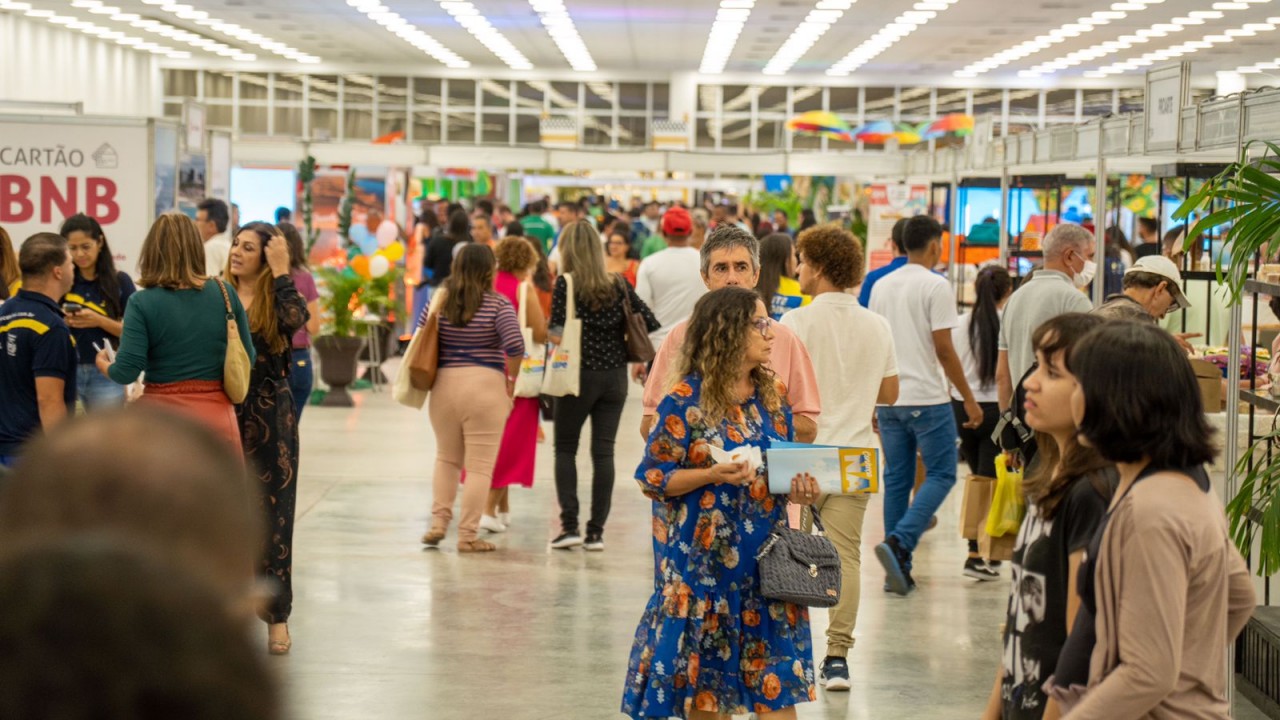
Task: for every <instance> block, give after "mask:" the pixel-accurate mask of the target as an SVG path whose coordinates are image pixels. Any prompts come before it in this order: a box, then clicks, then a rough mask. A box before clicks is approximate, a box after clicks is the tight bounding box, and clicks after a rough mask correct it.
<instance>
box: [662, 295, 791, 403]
mask: <svg viewBox="0 0 1280 720" xmlns="http://www.w3.org/2000/svg"><path fill="white" fill-rule="evenodd" d="M757 302H760V296H759V295H757V294H756V293H755V292H754V291H753V290H748V289H746V288H740V287H727V288H722V289H720V290H716V291H715V292H709V293H707V294H706V295H703V296H702V298H701V299H699V300H698V303H697V304H696V305H694V307H693V316H692V317H690V318H689V329H688V331H687V332H686V333H685V341H684V349H683V352H682V353H681V356H680V362H678V363H677V364H676V366H677V367H678V368H679V377H680V378H683V377H684V376H686V375H692V374H697V375H700V376H701V377H702V393H701V396H700V398H699V400H698V407H700V408H701V409H702V412H703V415H705V416H706V418H707V420H708V421H709V422H711V423H712V424H717V423H719V422H720V421H721V420H723V419H724V418H725V416H726V415H728V413H729V411H730V410H733V409H735V408H738V407H740V406H741V405H742V402H741V400H740V399H739V398H738V395H737V393H736V391H735V389H734V386H735V385H736V384H737V382H738V373H739V372H740V371H741V370H742V358H743V357H744V356H746V353H747V333H752V332H755V328H754V327H753V325H752V323H753V322H754V320H755V313H756V303H757ZM676 382H678V380H677V381H676ZM751 384H752V385H754V386H755V388H756V393H757V395H759V397H760V400H761V402H763V403H764V406H765V409H767V410H768V411H769V412H777V411H778V410H779V409H781V408H782V396H781V395H779V393H778V387H777V378H776V376H775V375H774V374H773V371H772V370H770V369H769V368H767V367H765V366H764V365H758V366H756V367H755V368H753V369H752V370H751Z"/></svg>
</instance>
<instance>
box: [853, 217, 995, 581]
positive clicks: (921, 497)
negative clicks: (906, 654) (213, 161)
mask: <svg viewBox="0 0 1280 720" xmlns="http://www.w3.org/2000/svg"><path fill="white" fill-rule="evenodd" d="M902 244H903V246H904V248H905V249H906V251H907V264H906V265H904V266H902V268H901V269H899V270H897V271H896V272H894V273H892V274H890V275H887V276H885V277H884V278H882V279H881V280H880V282H878V283H877V284H876V286H875V289H874V290H873V291H872V293H871V310H872V312H875V313H876V314H878V315H882V316H884V318H885V319H886V320H888V321H889V327H890V328H892V330H893V344H894V348H895V349H896V350H897V353H898V371H899V386H900V390H899V393H898V404H897V405H895V406H894V407H882V408H879V409H878V410H877V411H876V417H877V419H878V420H879V423H880V441H881V445H882V446H883V448H884V458H885V474H884V528H885V533H886V535H887V537H886V538H885V541H884V542H883V543H881V544H880V545H877V546H876V558H877V559H878V560H880V563H881V564H882V565H884V568H885V572H886V573H887V574H888V581H889V589H890V590H891V591H892V592H894V593H897V594H898V595H906V594H907V593H909V592H911V590H912V589H914V588H915V581H914V580H913V579H912V578H911V554H912V552H914V551H915V549H916V544H917V543H918V542H919V541H920V535H921V534H923V533H924V531H925V530H926V529H927V528H928V525H929V521H930V520H931V519H932V518H933V515H934V513H936V512H937V511H938V507H939V506H941V505H942V502H943V501H944V500H946V499H947V493H949V492H951V488H952V486H954V485H955V484H956V419H955V416H954V415H953V414H952V410H951V396H950V394H949V393H948V390H947V381H948V380H950V381H951V385H952V387H954V388H955V389H956V391H957V392H959V393H960V396H961V397H962V398H964V407H965V414H966V415H967V416H968V418H969V421H968V422H967V423H965V427H978V426H979V425H981V424H982V408H981V407H980V406H979V405H978V401H977V400H975V399H974V397H973V391H972V390H970V388H969V382H968V381H967V380H965V377H964V369H963V368H962V367H961V364H960V357H959V356H958V355H957V354H956V350H955V346H954V345H953V344H952V342H951V329H952V328H954V327H955V326H956V324H957V323H958V318H957V316H956V305H955V296H954V294H953V293H952V292H951V286H950V285H949V284H948V283H947V281H946V279H945V278H943V277H942V276H941V275H937V274H935V273H934V272H933V270H932V268H933V266H934V265H936V264H937V263H938V260H939V259H940V258H941V257H942V226H940V225H939V224H938V221H936V220H934V219H933V218H931V217H929V216H927V215H921V216H917V217H913V218H911V219H910V220H908V221H907V225H906V227H904V228H903V231H902ZM939 366H941V367H939ZM944 373H945V378H944V377H943V374H944ZM917 450H919V452H920V458H921V459H922V460H923V461H924V467H925V480H924V484H923V485H921V486H920V489H919V491H917V492H916V496H915V500H914V501H912V500H911V490H912V487H913V486H914V484H915V470H916V451H917Z"/></svg>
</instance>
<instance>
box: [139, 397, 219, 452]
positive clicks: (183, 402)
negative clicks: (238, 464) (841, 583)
mask: <svg viewBox="0 0 1280 720" xmlns="http://www.w3.org/2000/svg"><path fill="white" fill-rule="evenodd" d="M139 402H145V403H148V404H151V405H155V406H157V407H163V408H167V409H169V410H172V411H173V412H176V413H179V414H181V415H185V416H186V417H189V418H191V419H192V420H195V421H196V422H198V423H200V424H201V425H204V426H205V427H207V428H208V429H210V430H212V431H213V432H214V433H215V434H216V435H217V436H218V437H220V438H222V439H223V440H225V441H226V442H227V444H228V445H229V446H231V449H233V450H234V451H235V453H236V455H238V456H240V457H243V456H244V448H243V446H242V445H241V443H240V424H239V423H238V422H237V421H236V406H235V405H232V404H231V400H230V399H229V398H228V397H227V393H226V392H224V391H223V389H222V381H220V380H183V381H181V382H175V383H147V385H146V387H145V392H143V394H142V397H141V398H140V399H139Z"/></svg>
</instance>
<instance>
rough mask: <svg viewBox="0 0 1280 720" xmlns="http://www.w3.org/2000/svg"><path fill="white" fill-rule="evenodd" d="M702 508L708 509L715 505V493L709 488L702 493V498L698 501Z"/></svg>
mask: <svg viewBox="0 0 1280 720" xmlns="http://www.w3.org/2000/svg"><path fill="white" fill-rule="evenodd" d="M698 504H699V505H701V506H702V509H703V510H710V509H711V508H713V507H715V505H716V494H715V493H713V492H711V491H710V490H708V491H706V492H704V493H702V499H701V500H700V501H699V502H698Z"/></svg>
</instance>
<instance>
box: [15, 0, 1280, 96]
mask: <svg viewBox="0 0 1280 720" xmlns="http://www.w3.org/2000/svg"><path fill="white" fill-rule="evenodd" d="M11 1H13V0H11ZM26 1H27V2H29V3H30V4H31V5H32V6H33V7H34V8H35V9H37V10H39V9H48V10H54V11H56V12H58V13H61V14H63V15H72V16H75V17H77V18H82V19H84V20H90V21H93V22H95V23H98V24H99V25H101V26H107V27H110V28H112V29H115V30H120V31H128V32H132V33H134V34H136V35H138V36H140V37H143V38H145V39H147V40H153V41H156V42H165V43H166V44H168V45H169V46H171V47H174V48H176V49H180V50H188V51H191V52H192V57H191V59H190V61H189V62H190V63H194V64H197V65H201V66H218V67H228V66H235V67H241V68H243V69H254V68H255V66H257V67H262V66H266V65H271V66H272V67H274V68H276V69H278V68H279V67H280V66H281V64H283V65H284V66H286V67H297V68H299V69H342V68H351V69H356V68H370V67H380V68H386V67H391V68H397V69H398V71H399V72H403V73H406V74H411V73H423V74H427V73H432V72H435V71H437V70H440V69H442V67H443V66H442V65H441V64H440V62H438V61H437V60H435V59H433V58H432V57H430V56H428V55H427V54H424V53H423V52H422V51H420V50H419V49H417V48H415V47H413V46H412V45H410V44H409V43H407V42H405V41H404V40H402V39H401V38H399V37H396V36H395V35H393V34H391V33H390V32H388V31H387V30H386V29H384V28H383V27H381V26H379V25H377V24H376V23H375V22H373V21H372V20H370V19H369V18H368V17H366V16H365V15H364V14H362V13H361V12H359V11H358V10H357V9H355V8H353V7H351V6H350V5H349V4H348V3H347V2H346V0H185V3H186V5H187V6H189V7H191V8H194V10H196V11H203V12H206V13H208V14H209V16H210V17H211V19H216V20H222V21H225V22H231V23H236V24H238V25H241V26H243V27H245V28H248V29H250V30H253V31H255V32H257V33H259V34H260V35H262V36H265V37H267V38H270V39H271V40H275V41H278V42H281V43H284V44H286V45H288V46H291V47H292V48H296V49H297V50H298V51H300V52H303V53H307V54H310V55H313V56H316V57H318V58H320V60H321V63H320V64H318V65H302V64H299V63H296V62H293V61H291V60H288V59H286V58H284V57H280V56H278V55H277V54H273V53H271V52H268V51H265V50H262V49H261V48H257V47H254V46H253V45H252V44H250V43H246V42H238V41H235V40H233V39H230V38H228V37H226V36H225V35H222V34H220V33H218V32H215V31H213V30H211V29H209V28H208V26H207V25H206V26H202V25H200V24H198V23H197V22H196V21H193V20H182V19H179V18H178V17H177V16H175V15H174V14H173V13H171V12H166V11H164V10H162V9H161V8H160V7H158V6H157V3H158V2H160V0H151V2H144V0H103V2H104V3H105V4H106V5H108V6H115V7H118V8H120V11H121V12H124V13H135V14H138V15H140V16H142V17H143V18H154V19H155V20H159V21H162V22H165V23H167V24H170V25H173V26H177V27H180V28H183V29H186V30H188V31H191V32H195V33H200V34H203V35H205V36H207V37H209V38H211V39H213V40H217V41H220V42H224V43H226V44H227V45H230V46H232V47H235V48H240V49H243V50H245V51H249V52H254V53H256V54H257V56H258V58H259V59H258V60H257V61H253V62H234V61H231V60H227V59H224V58H221V57H218V56H216V55H212V54H210V53H208V52H206V51H204V50H200V49H197V48H192V47H190V46H188V45H185V44H183V43H181V42H174V41H172V40H165V39H163V38H160V37H158V36H156V35H153V34H148V33H146V32H144V31H142V30H138V29H134V28H131V27H130V25H129V22H127V21H124V22H122V21H116V20H112V19H111V17H110V15H109V14H103V13H90V11H89V9H88V8H85V7H69V5H72V3H71V0H26ZM174 1H175V2H181V1H182V0H174ZM382 1H383V4H385V5H386V6H387V8H388V9H389V10H391V11H393V12H395V13H398V14H399V15H401V16H402V17H403V18H404V19H405V20H407V21H409V23H411V24H412V25H413V26H415V27H417V28H418V29H419V30H421V31H422V32H424V33H426V34H428V35H430V36H431V37H433V38H435V40H437V41H439V43H440V44H441V45H443V46H444V47H445V48H447V49H448V50H450V51H452V52H454V53H456V54H457V55H459V56H461V57H462V58H463V59H465V60H466V61H468V62H470V63H471V67H470V68H468V69H467V70H466V71H465V72H468V73H470V74H476V71H485V72H498V71H501V72H504V73H505V71H506V67H505V66H504V65H503V63H502V62H501V61H499V60H498V58H497V57H496V56H495V55H494V54H493V53H491V52H490V51H489V50H487V49H486V47H485V46H484V45H483V44H481V43H480V42H479V41H478V40H476V39H475V38H474V37H473V36H472V35H471V34H469V33H468V32H467V31H466V30H465V29H464V28H463V27H462V26H460V25H459V23H458V21H457V20H455V19H454V18H453V17H452V16H451V15H450V14H449V13H448V12H446V10H445V9H443V8H442V7H441V6H440V4H439V2H437V1H436V0H382ZM1146 1H1147V2H1156V3H1157V4H1152V5H1149V6H1147V7H1146V8H1145V9H1141V10H1133V11H1130V12H1129V14H1128V17H1126V18H1125V19H1123V20H1116V21H1113V22H1111V23H1110V24H1107V25H1103V26H1100V27H1097V28H1095V29H1094V30H1093V31H1091V32H1087V33H1085V34H1083V35H1081V36H1079V37H1074V38H1070V39H1067V40H1066V41H1064V42H1061V43H1059V44H1057V45H1054V46H1053V47H1051V48H1048V49H1046V50H1043V51H1040V52H1036V53H1034V54H1031V55H1029V56H1027V57H1025V58H1022V59H1020V60H1016V61H1014V62H1011V63H1009V64H1007V65H1004V66H1003V67H1000V68H998V69H996V70H993V71H991V72H988V73H984V74H982V75H981V76H980V77H979V78H978V79H976V80H969V79H961V78H956V77H955V76H954V75H953V73H954V72H955V71H957V70H960V69H962V68H964V67H965V66H967V65H970V64H971V63H974V62H977V61H979V60H982V59H983V58H986V57H989V56H991V55H994V54H996V53H998V52H1000V51H1002V50H1005V49H1008V48H1011V47H1013V46H1015V45H1017V44H1018V43H1021V42H1023V41H1026V40H1030V39H1033V38H1035V37H1036V36H1037V35H1040V34H1043V33H1047V32H1049V31H1050V30H1053V29H1054V28H1057V27H1059V26H1060V25H1063V24H1066V23H1073V22H1075V20H1076V18H1079V17H1082V16H1088V15H1090V14H1091V13H1093V12H1095V11H1100V10H1108V8H1109V7H1110V6H1111V5H1112V3H1111V2H1108V1H1106V0H958V2H956V3H955V4H954V5H953V6H951V7H950V8H949V9H946V10H945V11H942V12H940V13H939V14H938V16H937V17H936V18H934V19H933V20H932V21H930V22H928V23H927V24H925V25H923V26H921V27H920V28H918V29H917V30H916V31H915V32H914V33H912V34H910V35H908V36H907V37H905V38H903V39H902V40H901V41H900V42H898V43H897V44H895V45H893V46H892V47H890V48H888V49H887V50H885V51H884V52H883V53H882V54H880V55H879V56H877V57H875V58H874V59H872V60H871V61H870V62H868V63H867V64H866V65H864V66H863V67H861V68H860V69H859V70H858V71H857V72H855V73H854V74H853V75H851V76H850V77H849V78H847V79H846V80H843V81H842V82H845V83H853V84H856V83H859V82H862V81H866V80H867V79H870V78H875V79H877V80H879V81H881V82H883V79H885V78H898V84H903V85H906V84H930V83H933V84H950V85H960V86H963V85H991V84H998V85H1006V86H1023V87H1030V86H1041V85H1048V86H1053V85H1055V84H1060V83H1061V84H1079V81H1080V80H1081V78H1082V77H1083V72H1084V71H1086V70H1096V69H1097V68H1099V67H1102V66H1104V65H1107V64H1110V63H1113V62H1116V61H1122V60H1126V59H1129V58H1134V57H1137V56H1139V55H1141V54H1143V53H1144V52H1150V51H1153V50H1159V49H1161V48H1165V47H1169V46H1171V45H1175V44H1178V43H1182V42H1185V41H1188V40H1198V39H1200V37H1202V36H1203V35H1206V34H1214V33H1223V32H1225V31H1226V30H1228V29H1234V28H1238V27H1241V26H1242V25H1243V24H1245V23H1266V21H1267V19H1268V18H1277V19H1278V21H1280V0H1276V1H1275V2H1271V1H1270V0H1250V2H1249V6H1248V8H1247V9H1230V10H1224V11H1223V14H1224V17H1223V18H1221V19H1208V20H1206V21H1205V23H1204V24H1203V25H1193V26H1189V27H1186V28H1184V29H1183V30H1182V31H1181V32H1176V33H1173V34H1170V35H1169V36H1167V37H1162V38H1152V39H1151V41H1150V42H1147V43H1145V44H1141V45H1134V46H1133V47H1132V48H1131V49H1125V50H1120V51H1118V52H1116V53H1114V54H1111V55H1108V56H1106V57H1103V58H1099V59H1097V60H1093V61H1090V62H1086V63H1084V64H1082V65H1079V66H1076V67H1073V68H1071V69H1068V70H1063V71H1061V72H1057V73H1054V74H1052V75H1047V76H1044V77H1042V78H1040V79H1037V80H1032V79H1028V78H1021V77H1019V76H1018V71H1020V70H1027V69H1028V68H1030V67H1032V66H1034V65H1037V64H1039V63H1042V62H1046V61H1050V60H1053V59H1055V58H1058V57H1061V56H1063V55H1065V54H1067V53H1070V52H1072V51H1075V50H1081V49H1084V48H1088V47H1090V46H1093V45H1095V44H1098V43H1103V42H1107V41H1113V40H1116V39H1117V38H1119V37H1121V36H1123V35H1128V34H1132V33H1134V32H1136V31H1138V30H1140V29H1143V28H1148V27H1150V26H1151V25H1153V24H1157V23H1168V22H1169V21H1170V20H1171V19H1172V18H1174V17H1177V16H1185V15H1187V14H1188V13H1190V12H1192V11H1205V10H1209V9H1210V7H1211V6H1212V5H1213V4H1214V0H1163V1H1160V0H1146ZM817 2H818V0H757V2H756V4H755V7H754V8H753V9H752V11H751V15H750V18H749V20H748V21H747V24H746V27H745V29H744V30H743V32H742V35H741V37H740V38H739V39H738V42H737V45H736V47H735V48H734V51H733V53H732V55H731V56H730V59H729V63H728V65H727V67H726V69H725V72H726V74H727V75H726V76H727V77H733V78H741V77H747V76H750V75H751V74H756V73H759V71H760V70H761V69H762V68H763V67H764V66H765V64H766V63H767V62H768V61H769V59H770V58H771V57H772V56H773V54H774V52H775V51H777V49H778V48H779V47H780V46H781V45H782V43H783V42H784V41H785V40H786V38H787V37H788V36H789V35H790V34H791V32H792V30H794V29H795V28H796V27H797V25H798V24H799V23H800V22H801V21H802V20H804V18H805V16H806V15H807V14H808V13H809V12H810V11H811V10H813V9H814V7H815V5H816V4H817ZM914 2H915V0H859V1H858V2H856V3H855V4H854V5H853V6H852V8H850V9H849V10H847V11H845V13H844V15H843V16H842V17H841V18H840V19H839V20H838V21H837V22H836V23H835V24H834V25H833V26H832V27H831V29H830V30H829V31H828V32H827V33H826V34H825V35H824V36H823V37H822V38H821V39H820V40H819V41H818V42H817V43H816V44H815V45H814V46H813V47H812V48H810V49H809V51H808V52H806V53H805V54H804V55H803V56H802V57H801V59H800V60H799V61H798V62H797V63H796V65H795V66H794V68H793V69H792V71H791V73H790V74H789V75H788V76H783V77H784V78H789V80H790V81H791V82H795V81H796V80H797V79H799V80H802V81H812V80H814V79H818V78H825V76H824V75H823V73H824V72H825V70H826V69H827V68H829V67H830V66H831V65H833V64H834V63H836V62H837V61H838V60H840V59H841V58H842V57H844V56H845V55H846V54H847V53H848V52H849V51H850V50H852V49H853V48H855V47H857V46H858V45H859V44H861V43H862V42H863V41H865V40H866V39H868V38H870V37H871V36H872V35H874V34H875V33H876V31H877V30H879V29H880V28H881V27H883V26H884V25H885V24H886V23H890V22H892V21H893V20H894V18H895V17H896V16H898V15H900V14H901V13H902V12H905V11H908V10H911V9H912V6H913V4H914ZM472 3H473V4H474V6H475V7H476V9H477V10H479V12H480V13H481V14H483V15H484V16H485V17H486V18H487V19H488V20H489V21H490V22H491V23H492V25H493V27H494V28H496V29H497V31H498V32H500V33H502V34H503V35H504V36H505V37H506V38H507V39H508V40H510V42H511V43H512V44H513V45H514V46H515V48H517V49H518V50H519V51H520V53H522V54H523V55H524V56H525V57H527V58H528V60H529V61H530V62H531V63H532V64H533V66H534V70H533V71H530V72H529V73H527V74H526V75H524V76H526V77H528V76H532V77H539V76H542V77H548V76H550V74H554V75H556V76H560V75H563V74H565V73H569V72H570V70H569V66H568V63H567V61H566V60H565V58H564V56H563V55H562V54H561V53H560V51H559V49H558V48H557V46H556V44H555V42H553V40H552V39H551V37H550V35H549V34H548V32H547V30H546V29H545V28H544V27H543V26H542V24H541V22H540V21H539V18H538V15H537V14H536V13H535V12H534V11H533V9H532V8H531V6H530V4H529V2H527V1H526V0H472ZM3 4H4V3H3V1H0V5H3ZM565 6H566V9H567V10H568V12H569V15H570V17H571V18H572V19H573V21H574V24H575V25H576V28H577V31H578V33H579V34H580V35H581V37H582V39H583V41H584V42H585V44H586V47H587V49H588V50H589V52H590V54H591V56H592V58H593V59H594V61H595V63H596V65H597V66H598V68H599V73H598V75H597V76H602V77H609V76H610V75H611V74H612V75H614V76H619V77H622V76H626V77H635V76H637V75H647V76H652V77H653V78H661V77H664V76H667V75H669V74H670V73H673V72H696V71H697V69H698V67H699V63H700V61H701V58H702V54H703V49H704V47H705V46H706V42H707V34H708V31H709V29H710V27H711V25H712V22H713V21H714V19H715V17H716V12H717V7H718V3H717V2H715V0H566V2H565ZM1278 40H1280V25H1278V26H1277V28H1276V29H1275V30H1273V31H1262V32H1258V33H1257V34H1256V35H1254V36H1252V37H1237V38H1235V39H1234V41H1233V42H1230V43H1227V44H1216V45H1214V46H1213V47H1212V48H1210V49H1205V50H1201V51H1198V52H1195V53H1193V54H1190V55H1187V56H1185V57H1184V58H1183V59H1189V60H1192V61H1193V62H1194V64H1195V69H1196V72H1197V74H1201V75H1203V74H1205V73H1212V72H1213V71H1217V70H1233V69H1235V68H1237V67H1239V66H1243V65H1250V64H1254V63H1257V62H1265V61H1270V60H1274V59H1275V58H1276V56H1277V55H1280V50H1278V49H1277V41H1278ZM166 62H169V61H168V60H166ZM175 64H180V63H175ZM1157 64H1159V63H1157ZM1142 72H1143V71H1142V70H1141V69H1138V70H1133V71H1130V72H1127V73H1125V74H1121V75H1117V76H1112V77H1111V78H1109V79H1108V80H1107V81H1106V82H1105V83H1104V84H1111V85H1133V84H1135V83H1136V82H1140V80H1139V78H1141V76H1142ZM1269 72H1272V73H1280V70H1272V71H1269ZM760 77H763V76H757V79H759V78H760ZM1254 77H1255V80H1254V81H1253V84H1254V85H1262V84H1268V83H1267V76H1266V75H1265V74H1264V75H1262V76H1256V75H1255V76H1254ZM766 82H768V83H769V84H786V83H787V82H788V79H783V78H777V77H773V78H768V79H767V80H766ZM1094 84H1097V83H1094ZM1278 84H1280V83H1278Z"/></svg>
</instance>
